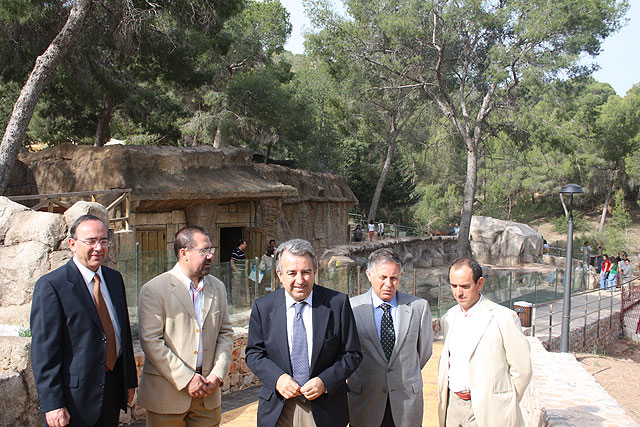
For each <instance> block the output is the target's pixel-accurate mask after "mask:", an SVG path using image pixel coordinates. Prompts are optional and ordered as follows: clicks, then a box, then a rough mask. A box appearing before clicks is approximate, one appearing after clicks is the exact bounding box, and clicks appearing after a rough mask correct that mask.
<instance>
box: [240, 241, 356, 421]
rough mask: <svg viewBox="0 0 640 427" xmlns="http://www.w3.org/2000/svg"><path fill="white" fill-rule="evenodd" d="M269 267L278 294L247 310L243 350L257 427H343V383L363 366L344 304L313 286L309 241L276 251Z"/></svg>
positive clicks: (340, 296) (313, 264) (342, 299)
mask: <svg viewBox="0 0 640 427" xmlns="http://www.w3.org/2000/svg"><path fill="white" fill-rule="evenodd" d="M275 262H276V273H277V275H278V277H279V278H280V281H281V282H282V285H283V287H284V289H279V290H277V291H276V292H273V293H271V294H269V295H266V296H264V297H262V298H260V299H258V300H257V301H256V302H255V303H254V305H253V309H252V310H251V319H250V321H249V338H248V343H247V349H246V361H247V365H249V367H250V368H251V370H252V371H253V373H254V374H256V375H257V376H258V378H260V380H261V381H262V389H261V390H260V395H259V403H258V417H257V418H258V426H264V427H267V426H269V427H271V426H275V425H276V424H278V425H279V426H280V425H281V426H288V427H293V426H296V427H298V426H304V427H306V426H319V427H324V426H327V427H335V426H345V425H346V424H347V423H348V421H349V410H348V405H347V391H348V388H347V384H346V379H347V378H349V376H350V375H351V373H352V372H353V371H355V370H356V368H357V367H358V365H359V364H360V361H361V360H362V353H361V352H360V341H359V340H358V332H357V330H356V325H355V321H354V319H353V313H352V311H351V306H350V305H349V300H348V298H347V296H346V295H345V294H342V293H340V292H336V291H333V290H331V289H327V288H324V287H322V286H319V285H315V275H316V273H317V271H318V260H317V258H316V256H315V254H314V252H313V247H312V246H311V244H310V243H309V242H307V241H305V240H301V239H293V240H289V241H288V242H285V243H283V244H281V245H280V246H279V247H278V250H277V251H276V255H275Z"/></svg>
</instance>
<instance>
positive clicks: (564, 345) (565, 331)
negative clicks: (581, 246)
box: [560, 184, 584, 353]
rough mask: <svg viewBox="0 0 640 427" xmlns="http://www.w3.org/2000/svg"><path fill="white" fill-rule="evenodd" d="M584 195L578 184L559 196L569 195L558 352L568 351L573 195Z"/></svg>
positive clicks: (563, 190)
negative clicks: (565, 261) (565, 260)
mask: <svg viewBox="0 0 640 427" xmlns="http://www.w3.org/2000/svg"><path fill="white" fill-rule="evenodd" d="M581 193H584V190H583V189H582V187H580V186H579V185H578V184H567V185H565V186H564V187H562V188H561V189H560V194H568V195H569V197H570V198H569V224H568V230H567V263H566V267H565V272H564V298H563V303H562V329H561V332H560V351H561V352H562V353H566V352H568V351H569V331H570V330H569V324H570V321H571V273H572V271H573V265H572V261H573V195H574V194H581Z"/></svg>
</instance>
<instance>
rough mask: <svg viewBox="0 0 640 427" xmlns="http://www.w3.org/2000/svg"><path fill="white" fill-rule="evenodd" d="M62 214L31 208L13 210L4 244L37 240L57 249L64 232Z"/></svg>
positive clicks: (65, 229) (64, 226) (65, 228)
mask: <svg viewBox="0 0 640 427" xmlns="http://www.w3.org/2000/svg"><path fill="white" fill-rule="evenodd" d="M66 231H67V227H66V224H65V222H64V219H63V218H62V215H60V214H55V213H50V212H37V211H32V210H30V209H29V210H26V211H20V212H14V213H13V215H11V220H10V222H9V228H8V230H7V234H6V236H5V239H4V244H5V246H10V245H15V244H18V243H22V242H39V243H42V244H43V245H46V246H49V247H50V248H52V249H54V250H55V249H57V248H58V246H59V244H60V242H61V241H62V239H64V236H65V234H66Z"/></svg>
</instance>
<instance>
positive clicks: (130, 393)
mask: <svg viewBox="0 0 640 427" xmlns="http://www.w3.org/2000/svg"><path fill="white" fill-rule="evenodd" d="M135 395H136V389H135V388H130V389H129V390H127V404H129V405H131V404H132V403H133V397H134V396H135Z"/></svg>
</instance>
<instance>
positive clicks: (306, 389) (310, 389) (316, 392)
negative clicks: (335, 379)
mask: <svg viewBox="0 0 640 427" xmlns="http://www.w3.org/2000/svg"><path fill="white" fill-rule="evenodd" d="M326 390H327V388H326V387H325V386H324V383H323V382H322V380H321V379H320V378H319V377H314V378H311V379H310V380H309V381H307V383H306V384H305V385H303V386H302V388H301V389H300V392H301V393H302V394H303V395H304V397H306V398H307V400H313V399H317V398H318V397H320V396H322V395H323V394H324V392H325V391H326Z"/></svg>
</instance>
